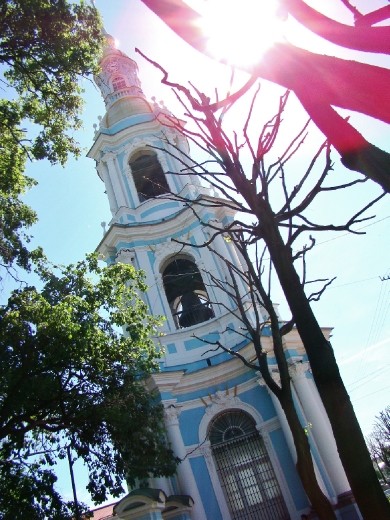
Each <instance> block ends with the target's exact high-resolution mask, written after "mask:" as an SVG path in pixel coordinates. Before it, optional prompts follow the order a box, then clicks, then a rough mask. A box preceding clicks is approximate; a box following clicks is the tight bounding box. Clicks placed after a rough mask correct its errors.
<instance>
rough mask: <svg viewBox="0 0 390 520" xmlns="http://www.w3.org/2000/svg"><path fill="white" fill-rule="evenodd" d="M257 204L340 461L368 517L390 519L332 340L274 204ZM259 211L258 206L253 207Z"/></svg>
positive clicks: (265, 234)
mask: <svg viewBox="0 0 390 520" xmlns="http://www.w3.org/2000/svg"><path fill="white" fill-rule="evenodd" d="M258 202H259V203H260V204H259V206H260V207H257V208H256V215H257V216H258V218H259V221H260V222H261V237H262V238H263V239H264V241H265V242H266V244H267V246H268V249H269V252H270V256H271V258H272V262H273V264H274V266H275V270H276V272H277V275H278V278H279V281H280V284H281V286H282V289H283V292H284V294H285V296H286V299H287V302H288V304H289V307H290V310H291V313H292V315H293V317H294V320H295V323H296V326H297V330H298V332H299V335H300V337H301V339H302V342H303V344H304V347H305V350H306V352H307V355H308V359H309V362H310V366H311V369H312V372H313V377H314V380H315V383H316V385H317V388H318V391H319V394H320V397H321V399H322V401H323V404H324V406H325V409H326V412H327V414H328V417H329V421H330V424H331V426H332V430H333V434H334V437H335V441H336V444H337V448H338V452H339V455H340V459H341V462H342V464H343V466H344V470H345V472H346V475H347V478H348V481H349V483H350V485H351V489H352V492H353V494H354V496H355V500H356V502H357V504H358V506H359V509H360V511H361V513H362V515H363V517H364V518H365V520H371V519H372V520H378V519H379V518H383V519H384V518H390V504H389V503H388V502H387V500H386V498H385V496H384V493H383V491H382V488H381V486H380V484H379V481H378V479H377V476H376V474H375V470H374V467H373V464H372V462H371V458H370V455H369V453H368V450H367V447H366V443H365V440H364V437H363V434H362V432H361V430H360V426H359V423H358V421H357V419H356V416H355V413H354V410H353V407H352V403H351V401H350V399H349V396H348V393H347V391H346V389H345V387H344V384H343V381H342V379H341V376H340V372H339V369H338V366H337V362H336V359H335V356H334V353H333V349H332V347H331V345H330V343H329V342H328V341H327V340H326V338H325V337H324V335H323V334H322V331H321V328H320V326H319V324H318V322H317V320H316V318H315V316H314V314H313V311H312V309H311V307H310V304H309V301H308V299H307V297H306V295H305V292H304V290H303V287H302V284H301V282H300V279H299V276H298V274H297V272H296V270H295V268H294V265H293V258H292V254H291V250H290V248H289V247H287V246H286V245H285V244H284V242H283V238H282V236H281V235H280V232H279V229H278V226H277V224H276V222H275V220H274V214H273V212H272V210H271V208H270V206H269V205H268V204H267V203H266V202H265V201H263V200H260V198H259V199H258ZM252 209H254V208H252Z"/></svg>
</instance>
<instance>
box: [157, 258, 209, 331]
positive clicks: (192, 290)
mask: <svg viewBox="0 0 390 520" xmlns="http://www.w3.org/2000/svg"><path fill="white" fill-rule="evenodd" d="M163 281H164V289H165V294H166V295H167V299H168V303H169V306H170V308H171V311H172V315H173V318H174V320H175V323H176V326H177V327H191V326H192V325H196V324H197V323H202V322H203V321H207V320H209V319H210V318H213V317H214V312H213V309H212V307H211V305H210V301H209V297H208V295H207V291H206V288H205V286H204V283H203V280H202V276H201V274H200V272H199V269H198V268H197V267H196V265H195V264H194V262H192V260H189V259H188V258H175V259H174V260H173V261H172V262H170V263H169V264H168V266H167V267H166V268H165V269H164V272H163Z"/></svg>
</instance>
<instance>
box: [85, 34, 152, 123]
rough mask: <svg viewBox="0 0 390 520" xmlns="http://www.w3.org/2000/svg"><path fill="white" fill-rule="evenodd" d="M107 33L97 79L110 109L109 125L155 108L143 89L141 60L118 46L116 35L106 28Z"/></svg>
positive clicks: (107, 115) (107, 119) (106, 121)
mask: <svg viewBox="0 0 390 520" xmlns="http://www.w3.org/2000/svg"><path fill="white" fill-rule="evenodd" d="M104 36H105V41H104V46H103V53H102V58H101V60H100V69H101V70H100V72H99V74H97V75H96V76H95V82H96V84H97V86H98V87H99V89H100V91H101V93H102V97H103V99H104V103H105V105H106V109H107V113H106V116H105V126H107V127H110V126H112V125H113V124H115V123H117V122H118V121H119V120H121V119H123V118H125V117H128V116H132V115H136V114H143V113H150V112H151V108H150V105H149V103H148V102H147V100H146V98H145V95H144V93H143V92H142V88H141V82H140V80H139V78H138V65H137V63H136V62H135V61H134V60H132V59H131V58H129V57H128V56H127V55H126V54H124V53H123V52H121V51H120V50H119V49H118V48H117V46H116V42H115V38H113V37H112V36H111V35H110V34H108V33H106V32H105V33H104Z"/></svg>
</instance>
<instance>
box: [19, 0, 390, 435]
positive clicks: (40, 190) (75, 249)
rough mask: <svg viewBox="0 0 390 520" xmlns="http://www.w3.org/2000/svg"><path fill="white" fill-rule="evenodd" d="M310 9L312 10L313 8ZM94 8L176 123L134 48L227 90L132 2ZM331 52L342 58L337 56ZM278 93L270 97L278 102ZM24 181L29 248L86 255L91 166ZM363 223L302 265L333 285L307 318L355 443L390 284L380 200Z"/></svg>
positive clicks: (91, 236) (385, 323)
mask: <svg viewBox="0 0 390 520" xmlns="http://www.w3.org/2000/svg"><path fill="white" fill-rule="evenodd" d="M193 3H194V2H193ZM311 3H312V4H313V5H314V4H315V3H316V2H315V1H312V2H311ZM317 3H318V2H317ZM320 3H321V4H322V2H320ZM337 3H339V4H340V2H338V0H333V1H332V2H328V4H331V5H332V4H337ZM383 3H384V2H382V1H373V0H367V1H360V2H359V1H355V2H354V4H355V5H357V6H358V7H360V8H362V10H364V6H366V10H368V8H367V6H372V8H373V7H375V6H380V5H383ZM96 6H97V7H98V9H99V10H100V12H101V14H102V16H103V19H104V23H105V27H106V29H107V31H108V32H109V33H111V34H112V35H113V36H114V37H116V38H117V39H118V40H119V47H120V49H121V50H123V51H124V52H126V53H127V54H128V55H129V56H131V57H132V58H133V59H136V61H137V62H138V64H139V68H140V79H141V82H142V86H143V89H144V92H145V94H146V95H147V97H149V98H150V97H152V96H156V98H157V100H160V99H163V100H165V103H166V105H167V106H168V107H169V108H170V109H171V110H172V111H173V112H175V114H176V115H178V116H180V115H182V112H183V110H182V108H181V107H178V105H177V104H176V102H175V99H174V97H173V95H172V93H171V92H170V91H169V89H167V88H166V87H165V88H164V87H162V86H161V85H160V82H159V78H160V73H158V72H157V71H155V70H154V69H153V68H152V67H151V66H150V65H149V64H147V63H145V62H144V61H143V60H142V58H141V57H139V56H136V55H135V53H134V48H135V47H139V48H140V49H141V50H142V51H143V52H144V53H145V54H147V55H148V56H149V57H151V58H152V59H153V60H155V61H157V62H159V63H161V64H162V65H163V66H164V67H165V68H166V69H167V70H168V71H170V72H172V77H173V79H175V80H177V81H183V82H186V81H188V80H191V81H193V82H194V83H195V84H196V85H199V86H200V87H201V88H202V89H210V92H211V93H212V92H213V90H212V89H213V87H214V86H217V87H219V88H221V91H223V90H224V89H225V90H226V86H227V79H228V78H229V75H230V72H229V71H228V70H227V69H226V68H225V67H223V66H222V65H218V64H216V62H214V61H212V60H211V59H208V58H204V57H203V56H201V55H200V54H198V53H196V52H195V51H193V50H192V49H190V48H189V47H188V46H187V45H186V44H185V43H183V42H182V41H181V40H179V38H178V37H176V36H175V35H173V34H172V33H171V32H170V31H169V29H168V28H166V27H165V26H164V25H163V23H162V22H160V21H159V20H158V19H157V17H156V16H154V15H153V14H152V13H150V12H149V11H148V10H147V8H146V7H144V6H143V4H142V3H141V2H140V1H139V0H97V1H96ZM294 38H297V41H298V40H299V42H300V44H302V45H303V44H305V45H309V46H310V48H311V49H312V50H314V49H316V48H317V50H318V49H321V50H323V51H324V52H328V53H332V52H336V50H335V49H334V48H333V47H332V46H326V45H325V44H324V43H323V42H318V41H317V40H316V39H315V38H312V37H311V36H309V35H307V34H306V35H304V36H303V35H302V34H301V35H299V33H298V34H295V35H294ZM337 53H338V54H339V55H340V56H341V55H342V53H340V51H339V50H337ZM351 56H352V55H351ZM354 56H355V55H353V56H352V58H353V57H354ZM364 59H365V60H367V61H368V62H372V63H377V62H378V63H381V64H384V65H387V66H389V63H388V60H387V62H386V61H385V58H380V59H379V61H378V57H373V56H369V55H366V56H364ZM262 88H263V90H264V91H265V95H266V96H269V98H268V97H267V98H266V104H267V103H272V102H273V101H272V100H274V99H275V92H276V90H277V89H276V88H275V87H274V86H270V85H268V84H266V82H262ZM279 94H280V91H279V90H277V96H279ZM84 97H85V111H84V121H85V123H84V129H83V130H82V131H80V132H78V133H77V134H76V135H75V137H76V139H77V140H78V141H79V142H80V143H81V145H82V146H83V147H84V150H85V153H86V152H87V150H88V149H89V147H90V146H91V145H92V141H93V134H94V129H93V125H94V124H95V123H98V116H102V115H103V114H104V104H103V101H102V99H101V97H100V92H99V91H98V89H97V88H96V87H94V85H93V84H92V83H90V82H85V96H84ZM268 100H269V101H268ZM379 102H380V101H379ZM293 110H294V116H295V117H296V118H297V119H299V118H304V115H303V113H301V111H300V108H299V107H298V105H297V104H295V102H294V101H293ZM351 121H352V122H353V123H354V124H355V125H356V126H357V127H358V128H359V129H360V131H362V132H363V133H364V135H365V136H366V137H367V139H368V140H371V142H374V143H376V144H377V145H378V146H380V147H382V148H384V149H387V151H390V149H389V143H390V140H389V129H388V127H386V126H385V125H382V124H379V123H378V122H376V121H374V120H370V119H369V118H365V117H361V116H357V115H355V114H351ZM314 134H316V132H315V131H314ZM317 137H318V134H317ZM333 159H334V161H335V171H336V172H337V173H339V174H340V176H344V175H348V172H347V171H346V170H345V169H344V168H343V167H342V166H341V165H340V164H339V159H338V156H337V154H336V153H334V154H333ZM28 173H29V174H30V175H32V176H34V177H35V178H36V179H37V180H38V181H39V186H38V187H36V188H34V189H33V190H31V192H30V193H29V194H28V196H27V197H26V200H27V202H28V203H30V204H31V205H32V206H33V207H34V208H35V209H36V210H37V212H38V215H39V218H40V221H39V224H37V225H36V226H34V228H33V231H32V232H33V235H34V237H35V238H34V241H35V243H36V244H40V245H42V246H43V247H44V249H45V251H46V253H47V255H48V256H49V258H50V259H51V260H52V261H54V262H60V263H69V262H73V261H76V260H78V259H80V258H81V257H83V256H84V254H85V253H87V252H90V251H93V250H94V249H95V247H96V245H97V244H98V243H99V241H100V239H101V237H102V232H103V231H102V226H101V222H109V220H110V218H111V216H110V212H109V207H108V202H107V198H106V195H105V194H104V186H103V184H102V182H101V181H100V179H99V178H98V176H97V173H96V171H95V169H94V163H93V161H92V160H90V159H87V158H86V157H82V158H80V159H79V160H78V161H75V160H71V161H69V163H68V164H67V165H66V167H65V168H61V167H51V166H50V165H48V164H47V163H42V162H40V163H34V164H31V165H30V166H29V169H28ZM371 191H372V193H373V194H374V193H376V192H377V189H376V187H375V186H371V185H368V184H367V185H365V188H364V190H363V191H361V192H360V195H359V194H358V195H357V196H362V197H363V196H365V195H367V193H368V192H371ZM353 203H357V201H356V200H351V199H350V196H349V195H347V194H345V195H344V194H341V196H339V197H338V198H337V199H335V201H334V202H333V203H332V204H331V205H328V206H324V207H323V208H322V211H324V212H326V213H327V214H328V216H329V217H330V218H333V216H336V215H338V214H339V212H340V211H341V210H345V209H348V208H349V207H350V206H351V205H352V204H353ZM370 214H375V215H376V216H375V218H374V219H373V220H372V221H370V222H368V223H366V224H362V226H361V227H363V226H366V227H365V228H364V231H365V233H366V234H365V235H362V236H356V235H347V234H345V233H341V234H339V235H337V234H330V233H329V234H326V235H323V236H321V237H320V238H319V239H318V242H319V244H318V247H317V248H316V249H315V251H314V252H313V254H312V255H311V257H310V260H309V262H310V269H311V272H312V274H313V277H315V276H321V277H324V276H329V277H333V276H337V280H336V281H335V282H334V283H333V285H332V287H331V288H330V289H329V290H328V291H327V292H326V294H325V295H324V296H323V298H322V299H321V301H320V302H318V303H316V304H315V306H314V310H315V312H316V315H317V317H318V320H319V322H320V323H321V324H322V325H324V326H331V327H333V328H334V330H333V336H332V344H333V347H334V349H335V353H336V356H337V359H338V362H339V366H340V369H341V373H342V376H343V379H344V382H345V384H346V386H347V388H348V390H349V392H350V396H351V399H352V402H353V405H354V408H355V411H356V414H357V416H358V419H359V421H360V424H361V426H362V429H363V432H364V434H368V433H369V432H370V430H371V426H372V424H373V421H374V418H375V415H377V414H378V413H379V412H380V411H381V410H383V409H384V408H385V407H386V406H387V405H388V404H390V403H389V401H390V400H389V395H390V392H389V390H390V383H389V378H390V355H389V347H390V324H389V321H390V320H389V317H390V313H389V301H390V300H389V295H390V280H388V281H381V279H380V277H381V276H382V277H385V276H389V275H390V263H389V238H388V237H389V235H390V233H389V231H390V209H389V205H388V199H385V200H382V201H381V202H380V203H379V204H378V205H377V206H376V208H375V209H374V210H373V211H371V212H370ZM281 309H282V315H283V314H284V316H283V317H288V311H287V309H286V308H284V307H283V305H282V306H281ZM286 314H287V316H286Z"/></svg>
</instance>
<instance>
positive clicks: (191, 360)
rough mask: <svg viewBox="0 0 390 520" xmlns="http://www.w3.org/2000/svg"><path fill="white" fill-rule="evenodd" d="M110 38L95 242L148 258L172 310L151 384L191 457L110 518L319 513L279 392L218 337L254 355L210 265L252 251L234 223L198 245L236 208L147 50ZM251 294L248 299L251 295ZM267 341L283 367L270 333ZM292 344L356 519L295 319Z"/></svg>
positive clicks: (329, 464)
mask: <svg viewBox="0 0 390 520" xmlns="http://www.w3.org/2000/svg"><path fill="white" fill-rule="evenodd" d="M106 41H107V44H106V46H105V49H104V53H103V57H102V60H101V72H100V74H99V76H98V77H97V78H96V83H97V85H98V87H99V88H100V90H101V93H102V96H103V98H104V101H105V105H106V114H105V115H104V117H103V118H101V120H100V126H99V128H97V129H96V134H95V139H94V143H93V146H92V148H91V150H90V151H89V153H88V156H89V157H90V158H92V159H94V160H95V162H96V169H97V172H98V174H99V176H100V178H101V179H102V181H103V182H104V185H105V191H106V193H107V197H108V201H109V205H110V209H111V213H112V220H111V222H110V224H109V226H108V229H107V230H106V231H105V233H104V236H103V239H102V240H101V242H100V244H99V245H98V248H97V250H98V251H99V252H100V253H101V254H102V255H104V257H105V259H106V260H107V262H108V263H115V262H123V263H131V264H132V265H134V266H135V267H136V268H139V269H143V270H144V272H145V273H146V283H147V285H148V287H149V290H148V292H147V293H146V295H145V298H146V302H147V304H148V307H149V311H150V313H152V314H153V315H162V316H164V317H165V318H166V319H165V322H164V324H163V329H162V332H163V335H162V336H161V337H159V338H156V341H158V343H159V345H160V346H161V348H162V349H163V351H164V356H163V358H162V359H161V363H160V365H161V366H160V371H159V372H158V373H156V374H154V375H153V376H152V377H151V379H150V381H149V383H148V384H149V386H150V389H151V390H157V392H158V394H159V396H160V398H161V402H162V404H163V407H164V411H165V426H166V433H167V438H168V440H169V442H170V444H171V447H172V449H173V451H174V453H175V455H176V456H177V457H179V458H180V460H181V463H180V464H179V466H178V468H177V472H176V475H175V476H174V477H171V478H154V479H153V478H152V479H151V480H150V487H149V488H148V489H138V490H137V489H136V490H132V491H131V492H130V493H129V494H128V495H127V496H126V497H124V498H123V499H122V500H121V501H119V502H118V503H117V504H116V506H115V508H114V511H113V513H112V515H111V514H110V515H109V516H108V517H107V516H106V517H105V518H111V517H112V518H115V519H119V520H120V519H145V520H146V519H152V518H153V519H177V520H179V519H182V520H184V519H193V520H239V519H262V520H287V519H292V520H297V519H300V518H301V517H302V516H301V515H310V504H309V502H308V499H307V497H306V495H305V492H304V490H303V487H302V484H301V482H300V480H299V477H298V474H297V472H296V469H295V460H296V454H295V448H294V444H293V440H292V436H291V433H290V430H289V427H288V425H287V421H286V418H285V415H284V412H283V410H282V409H281V407H280V404H279V402H278V401H277V399H276V398H275V396H274V395H273V394H272V392H269V391H268V389H267V387H266V385H265V384H264V382H263V380H262V378H261V376H260V375H259V373H257V372H255V371H254V370H252V369H250V368H248V367H246V366H245V365H244V364H243V363H242V361H241V360H240V359H237V358H233V357H232V356H231V355H230V354H228V353H227V352H223V351H221V350H220V349H219V350H217V349H215V347H212V346H211V345H210V343H211V344H214V345H215V343H216V342H218V341H220V342H221V343H223V344H224V345H225V346H226V347H228V348H230V349H233V350H236V351H239V352H240V354H241V355H242V356H244V357H245V358H246V359H252V358H253V346H252V344H251V342H250V341H249V340H248V339H247V338H246V337H245V335H243V334H242V330H241V328H240V327H241V324H240V323H239V322H238V320H237V318H235V317H234V315H233V314H232V311H234V308H233V302H232V301H230V300H229V298H228V297H227V295H226V294H225V293H224V292H223V291H222V290H221V289H219V288H217V287H215V284H213V283H212V281H211V279H210V276H215V277H218V278H219V279H220V280H224V279H225V277H227V276H228V272H227V267H226V263H225V262H224V260H223V259H224V258H227V259H228V260H229V261H230V262H232V263H233V264H234V265H236V266H237V267H238V268H239V267H240V265H241V264H240V255H239V254H238V252H237V250H236V248H235V246H234V244H233V243H231V242H229V241H225V240H224V239H223V238H222V236H218V237H216V238H215V241H214V243H213V247H214V250H215V253H214V252H211V251H209V250H208V249H207V248H205V247H197V246H200V245H202V244H204V243H205V242H206V241H207V240H208V239H209V238H210V236H209V230H208V228H207V226H205V223H207V222H212V223H213V226H214V227H215V226H220V228H221V229H223V227H224V226H226V225H227V224H229V222H231V221H232V219H233V218H234V211H233V210H232V209H229V208H227V207H226V206H224V205H223V200H221V199H220V196H219V195H218V194H217V193H215V192H214V190H212V189H210V188H205V187H204V186H202V185H201V183H200V182H199V179H198V178H197V177H196V176H195V175H193V174H191V172H188V171H187V172H186V170H183V164H186V163H188V157H189V154H190V151H189V146H188V142H187V140H186V139H185V137H183V135H181V134H180V133H179V132H177V131H176V130H175V129H173V128H172V125H171V126H170V125H169V124H164V121H165V122H166V123H167V122H168V117H169V115H167V114H168V112H167V110H166V108H165V107H164V106H160V105H158V104H157V103H155V102H150V101H148V100H147V99H146V97H145V95H144V94H143V92H142V88H141V83H140V81H139V78H138V67H137V64H136V63H135V62H134V61H133V60H132V59H130V58H129V57H128V56H126V55H125V54H123V53H122V52H120V51H119V50H118V49H117V48H116V47H115V43H114V40H113V38H112V37H110V36H109V35H107V36H106ZM178 172H180V174H178ZM175 195H177V197H175ZM210 200H213V201H215V200H218V201H219V202H221V204H214V205H210V204H207V203H205V204H198V205H197V213H198V215H195V213H194V212H193V211H192V210H191V208H190V205H191V204H190V203H191V201H198V202H199V201H206V202H207V201H210ZM186 201H187V202H186ZM199 216H200V217H201V221H200V220H199V218H198V217H199ZM241 289H242V295H243V299H245V287H244V286H243V287H242V288H241ZM247 308H248V313H250V312H251V310H250V305H249V302H248V307H247ZM325 333H327V334H330V330H326V331H325ZM264 345H265V349H266V350H267V351H269V355H268V359H269V364H270V367H271V369H273V370H272V371H273V373H274V374H275V378H277V371H276V362H275V360H274V359H273V357H272V345H271V338H270V337H267V334H266V333H265V335H264ZM285 348H286V356H287V359H288V362H289V366H290V371H291V380H292V386H293V393H294V398H295V402H296V407H297V410H298V413H299V416H300V418H301V421H302V424H303V425H305V426H306V427H307V431H308V435H309V436H310V442H311V447H312V453H313V458H314V463H315V469H316V473H317V478H318V481H319V483H320V485H321V488H322V489H323V491H324V493H325V494H326V495H327V496H328V497H329V498H330V500H331V501H332V503H333V504H334V505H335V507H336V510H337V515H338V516H339V518H340V519H345V520H354V519H358V518H360V515H359V513H358V511H357V509H356V508H355V506H354V504H353V502H352V501H351V500H350V491H349V485H348V481H347V479H346V477H345V474H344V471H343V468H342V465H341V462H340V459H339V457H338V454H337V449H336V445H335V442H334V438H333V435H332V431H331V427H330V425H329V423H328V420H327V417H326V413H325V411H324V408H323V406H322V403H321V400H320V398H319V396H318V393H317V390H316V387H315V384H314V382H313V379H312V377H311V374H310V367H309V365H308V362H307V358H306V354H305V351H304V349H303V346H302V343H301V341H300V338H299V336H298V334H297V332H296V331H295V330H293V331H292V332H290V333H289V334H288V335H287V337H286V347H285ZM308 518H309V516H308ZM313 518H314V517H313Z"/></svg>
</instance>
